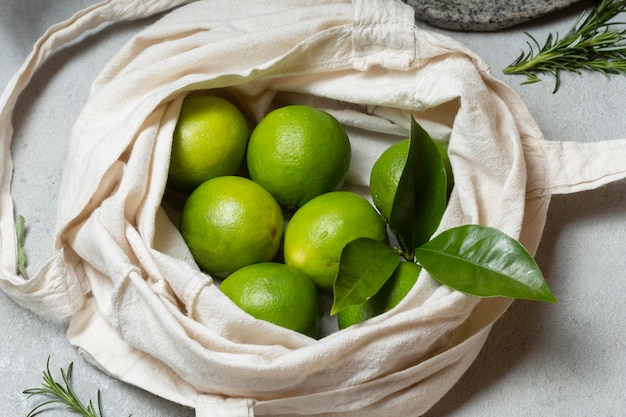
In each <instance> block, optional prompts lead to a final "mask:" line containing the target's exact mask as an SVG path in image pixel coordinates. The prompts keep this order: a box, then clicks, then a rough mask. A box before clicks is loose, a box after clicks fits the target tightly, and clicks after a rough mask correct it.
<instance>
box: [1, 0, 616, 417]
mask: <svg viewBox="0 0 626 417" xmlns="http://www.w3.org/2000/svg"><path fill="white" fill-rule="evenodd" d="M183 3H187V2H186V1H165V0H154V1H149V2H137V1H131V0H126V1H124V0H118V1H115V0H111V1H103V2H102V3H100V4H98V5H96V6H94V7H91V8H89V9H86V10H84V11H82V12H80V13H78V14H77V15H75V16H74V17H72V18H71V19H70V20H68V21H67V22H64V23H62V24H59V25H57V26H54V27H52V28H51V29H50V30H49V31H48V32H47V33H46V34H45V35H44V36H43V37H42V38H41V40H40V41H39V42H38V43H37V45H36V46H35V50H34V52H33V54H32V55H31V56H30V57H29V58H28V59H27V61H26V62H25V64H24V66H23V67H22V68H20V70H19V72H18V74H16V75H15V77H14V78H13V80H12V83H11V84H10V85H9V86H8V87H7V88H6V90H5V92H4V95H3V96H2V98H1V101H0V111H1V113H0V135H1V136H0V137H1V138H2V140H3V143H4V147H3V148H2V149H3V153H2V155H1V158H0V161H2V164H3V165H2V170H1V173H2V177H1V182H0V186H1V189H0V193H1V194H0V198H1V205H0V210H1V211H0V226H1V229H0V230H1V235H0V237H1V238H2V239H1V240H0V244H1V255H2V264H1V276H0V286H1V288H2V289H3V290H4V291H5V292H6V293H7V294H8V295H10V296H11V297H12V298H13V299H14V300H15V301H16V302H17V303H19V304H20V305H22V306H24V307H25V308H28V309H30V310H32V311H34V312H36V313H38V314H42V315H50V316H56V317H66V316H71V322H70V329H69V339H70V342H71V343H72V344H74V345H75V346H77V347H78V348H79V349H81V351H82V352H84V354H85V355H86V356H87V357H89V358H90V359H91V360H92V361H93V362H94V363H95V364H96V365H97V366H99V367H101V368H102V369H104V370H105V371H106V372H108V373H110V374H111V375H113V376H115V377H117V378H119V379H121V380H124V381H126V382H128V383H131V384H134V385H137V386H139V387H142V388H143V389H146V390H148V391H150V392H152V393H154V394H156V395H159V396H162V397H164V398H167V399H169V400H172V401H175V402H178V403H180V404H184V405H187V406H190V407H193V408H195V409H196V415H197V416H199V417H203V416H228V417H236V416H252V415H255V416H264V415H268V416H281V415H318V416H359V417H363V416H377V417H378V416H381V415H385V416H409V415H410V416H417V415H421V414H423V413H425V412H426V411H427V410H428V409H429V408H430V407H431V406H432V405H433V404H434V403H436V402H437V401H438V400H439V399H440V398H441V397H442V396H443V395H444V394H445V393H446V392H447V391H448V390H449V389H450V387H451V386H452V385H453V384H454V383H455V382H456V381H457V380H458V379H459V378H460V376H461V375H462V374H463V372H465V370H466V369H467V368H468V367H469V365H470V364H471V363H472V361H473V360H474V359H475V357H476V355H477V354H478V352H479V350H480V348H481V347H482V345H483V343H484V341H485V339H486V337H487V335H488V333H489V331H490V329H491V326H492V324H493V323H494V322H495V321H496V320H497V319H498V318H499V317H500V315H501V314H502V313H503V312H504V311H505V310H506V309H507V307H508V306H509V305H510V302H511V300H508V299H503V298H492V299H479V298H476V297H472V296H467V295H464V294H461V293H459V292H456V291H453V290H451V289H449V288H447V287H444V286H441V285H439V284H437V283H436V282H435V281H434V280H433V279H431V278H430V277H429V276H428V274H427V273H426V272H423V273H422V275H421V277H420V278H419V280H418V282H417V284H416V286H415V287H414V288H413V289H412V291H411V293H410V294H409V295H408V296H407V297H406V298H405V300H404V301H403V302H402V303H401V304H400V305H399V306H398V307H396V308H395V309H393V310H392V311H390V312H388V313H385V314H383V315H381V316H378V317H375V318H374V319H371V320H369V321H368V322H366V323H363V324H361V325H358V326H353V327H351V328H348V329H346V330H343V331H340V332H335V333H332V334H330V335H327V336H325V337H323V338H321V339H320V340H314V339H312V338H308V337H306V336H304V335H301V334H298V333H295V332H292V331H289V330H286V329H283V328H280V327H278V326H275V325H272V324H270V323H266V322H262V321H258V320H256V319H253V318H252V317H250V316H248V315H247V314H245V313H243V312H242V311H241V310H240V309H238V308H237V307H236V306H234V304H232V303H231V302H230V300H229V299H228V298H226V297H225V296H223V295H222V294H221V293H220V291H219V290H218V288H217V286H216V285H215V283H214V282H213V280H212V278H211V277H210V276H208V275H206V274H204V273H202V272H200V271H199V269H198V268H197V266H196V265H195V263H194V262H193V259H192V257H191V255H190V253H189V251H188V249H187V248H186V246H185V244H184V242H183V241H182V238H181V237H180V234H179V233H178V231H177V229H176V226H175V224H174V222H173V221H172V220H170V217H168V214H167V213H166V210H165V209H164V208H163V206H162V204H161V201H162V197H163V194H164V190H165V183H166V177H167V167H168V160H169V151H170V145H171V136H172V131H173V128H174V126H175V123H176V118H177V115H178V111H179V108H180V105H181V102H182V99H183V98H184V97H185V95H186V94H188V93H189V92H192V91H196V90H211V91H212V92H219V93H220V94H225V95H227V96H228V97H229V98H230V99H232V100H234V101H236V102H237V103H238V104H239V105H240V106H241V107H242V108H244V109H245V110H246V112H247V114H248V116H249V117H250V118H251V120H253V121H254V122H256V121H258V120H259V119H260V118H261V117H262V116H263V115H264V114H265V113H267V111H268V110H269V109H271V108H274V107H275V106H278V105H281V104H284V103H308V104H312V105H315V106H317V107H320V108H323V109H325V110H327V111H329V112H330V113H332V114H333V115H335V116H336V117H337V118H338V119H339V120H340V121H341V122H342V123H343V124H344V126H345V128H346V130H347V132H348V134H349V136H350V139H351V142H352V147H353V164H352V166H351V169H350V172H349V178H348V184H347V186H348V187H349V188H351V189H354V190H357V191H362V192H365V190H367V179H368V175H369V169H370V168H371V165H372V164H373V162H374V160H375V159H376V158H377V157H378V155H379V154H380V153H381V152H382V151H383V150H384V149H385V148H386V147H387V146H388V145H389V144H391V143H393V141H395V140H398V139H401V138H404V137H406V136H407V135H408V133H409V130H408V129H409V120H410V115H411V114H413V115H414V116H415V117H416V118H417V119H418V121H419V122H420V123H421V124H422V125H423V126H424V127H425V128H426V130H428V131H429V133H431V134H432V135H433V136H434V137H437V138H441V139H445V140H448V141H449V153H450V158H451V162H452V166H453V170H454V175H455V189H454V191H453V193H452V196H451V198H450V202H449V205H448V209H447V211H446V214H445V216H444V219H443V221H442V224H441V226H440V229H441V230H444V229H447V228H450V227H453V226H457V225H461V224H467V223H478V224H484V225H489V226H493V227H497V228H499V229H500V230H502V231H504V232H506V233H508V234H509V235H511V236H513V237H515V238H517V239H519V240H520V241H521V242H522V243H523V244H524V245H525V246H526V248H527V249H528V250H529V251H530V252H531V253H534V252H535V251H536V250H537V247H538V244H539V240H540V237H541V232H542V230H543V227H544V222H545V219H546V211H547V207H548V204H549V201H550V196H551V194H552V193H572V192H578V191H584V190H588V189H592V188H595V187H599V186H601V185H604V184H606V183H609V182H611V181H615V180H619V179H622V178H624V177H626V158H623V157H621V156H623V155H624V151H625V150H626V140H615V141H605V142H597V143H576V142H550V141H546V140H544V138H543V136H542V134H541V132H540V130H539V128H538V127H537V125H536V123H535V122H534V120H533V119H532V117H531V116H530V115H529V113H528V111H527V110H526V108H525V106H524V104H523V103H522V101H521V100H520V98H519V97H518V96H517V95H516V94H515V93H514V92H513V91H512V90H511V89H510V88H508V87H507V86H506V85H504V84H503V83H501V82H499V81H497V80H496V79H495V78H493V77H492V76H491V75H490V73H489V71H488V67H487V65H486V63H484V62H483V61H482V60H481V59H480V58H479V57H477V56H476V55H475V54H473V53H472V52H471V51H468V50H467V49H466V48H465V47H463V46H462V45H460V44H458V43H456V42H455V41H453V40H451V39H449V38H446V37H443V36H440V35H436V34H433V33H429V32H427V31H424V30H421V29H419V28H417V27H416V26H415V24H414V11H413V9H412V8H411V7H409V6H407V5H405V4H403V3H402V2H400V1H395V0H354V1H347V0H325V1H320V0H285V1H281V2H276V1H264V0H240V1H219V0H203V1H202V0H201V1H197V2H192V3H189V4H187V5H184V6H182V7H180V8H178V9H176V10H174V11H172V12H170V13H169V14H167V15H165V16H164V17H163V18H162V19H161V20H159V21H158V22H156V23H155V24H154V25H152V26H151V27H149V28H147V29H145V30H144V31H142V32H141V33H139V34H138V35H136V36H135V37H134V38H133V39H132V40H131V41H130V42H129V43H128V44H127V45H126V46H125V47H124V48H123V49H122V50H121V51H120V52H119V54H117V55H116V56H115V57H114V58H113V60H112V61H111V62H110V63H109V65H108V66H107V67H106V68H105V69H104V71H103V72H102V73H101V74H100V76H99V77H98V78H97V79H96V80H95V82H94V84H93V86H92V90H91V94H90V97H89V100H88V102H87V103H86V105H85V106H84V109H83V111H82V113H81V115H80V116H79V118H78V120H76V122H75V124H74V126H73V130H72V135H71V137H70V140H69V144H68V146H69V151H68V156H67V161H66V166H65V169H64V177H63V181H62V184H61V190H60V196H59V201H60V203H59V207H58V216H57V217H58V224H57V229H56V230H57V234H56V243H55V255H54V256H53V257H52V258H51V259H50V260H49V261H48V262H47V263H46V264H45V265H44V266H43V267H42V269H41V270H40V271H39V272H38V273H37V275H36V276H34V277H33V278H31V279H30V280H29V281H24V280H23V279H22V278H21V277H18V276H17V274H16V272H15V270H16V267H15V265H16V249H15V248H16V242H15V225H14V217H13V210H12V201H11V195H10V188H9V185H10V181H11V171H12V165H11V156H10V151H9V149H10V147H9V145H10V142H11V139H12V128H11V115H12V110H13V107H14V105H15V101H16V99H17V96H18V95H19V93H20V91H22V90H23V89H24V88H25V86H26V85H27V83H28V81H29V80H30V77H31V76H32V74H33V73H34V72H35V71H36V69H37V68H38V67H39V66H40V65H41V64H42V63H43V62H44V61H45V59H46V58H47V57H48V56H50V54H51V53H53V52H54V50H55V49H57V48H59V47H60V46H62V45H63V44H64V43H67V42H69V41H71V40H73V39H74V38H76V37H78V36H79V35H80V34H81V33H82V32H84V31H85V30H87V29H90V28H94V27H97V26H98V25H99V24H101V23H103V22H107V21H116V20H121V19H132V18H138V17H144V16H146V15H148V14H154V13H158V12H160V11H164V10H168V9H170V8H173V7H175V6H178V5H180V4H183ZM591 155H593V159H591V158H590V156H591Z"/></svg>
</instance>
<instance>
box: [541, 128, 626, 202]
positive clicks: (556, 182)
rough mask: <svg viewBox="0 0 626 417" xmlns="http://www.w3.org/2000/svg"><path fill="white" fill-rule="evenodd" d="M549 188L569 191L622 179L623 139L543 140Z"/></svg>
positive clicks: (625, 169)
mask: <svg viewBox="0 0 626 417" xmlns="http://www.w3.org/2000/svg"><path fill="white" fill-rule="evenodd" d="M544 151H545V156H546V160H547V164H548V177H549V180H550V190H551V192H552V193H553V194H570V193H576V192H580V191H586V190H592V189H594V188H598V187H601V186H603V185H606V184H609V183H611V182H614V181H619V180H621V179H624V178H626V139H616V140H605V141H599V142H570V141H545V142H544Z"/></svg>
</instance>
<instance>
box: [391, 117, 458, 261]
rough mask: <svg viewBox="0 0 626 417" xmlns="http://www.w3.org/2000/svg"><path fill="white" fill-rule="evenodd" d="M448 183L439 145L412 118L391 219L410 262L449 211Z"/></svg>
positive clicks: (395, 232)
mask: <svg viewBox="0 0 626 417" xmlns="http://www.w3.org/2000/svg"><path fill="white" fill-rule="evenodd" d="M446 182H447V179H446V168H445V165H444V162H443V160H442V158H441V155H440V153H439V149H438V148H437V145H435V142H434V141H433V139H432V138H431V137H430V135H428V133H427V132H426V131H425V130H424V129H423V128H422V127H421V126H420V125H419V124H418V123H417V122H416V121H415V119H414V118H413V117H411V137H410V145H409V155H408V157H407V162H406V165H405V167H404V170H403V171H402V176H401V177H400V182H399V184H398V190H397V191H396V195H395V198H394V201H393V206H392V209H391V216H390V219H389V228H390V229H391V232H392V233H393V234H394V236H395V237H396V239H398V242H399V244H400V246H401V248H402V250H403V251H404V253H405V257H406V258H407V259H408V260H412V257H413V255H412V254H413V250H414V249H415V248H417V247H419V246H421V245H422V244H424V243H425V242H428V240H429V239H430V238H431V236H432V235H433V233H435V231H436V230H437V227H439V223H440V222H441V218H442V216H443V213H444V211H445V209H446V202H447V185H446ZM407 255H408V256H407Z"/></svg>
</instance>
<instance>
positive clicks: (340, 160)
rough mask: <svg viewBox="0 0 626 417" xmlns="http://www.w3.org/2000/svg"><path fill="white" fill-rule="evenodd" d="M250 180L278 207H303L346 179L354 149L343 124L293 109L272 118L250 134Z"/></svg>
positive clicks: (317, 112) (314, 111) (322, 113)
mask: <svg viewBox="0 0 626 417" xmlns="http://www.w3.org/2000/svg"><path fill="white" fill-rule="evenodd" d="M246 158H247V163H248V170H249V172H250V178H252V180H254V181H256V182H258V183H259V184H261V185H262V186H263V187H264V188H266V189H267V190H268V191H269V192H270V193H271V194H272V195H273V196H274V197H276V199H277V200H278V202H279V203H281V204H283V205H285V206H288V207H300V206H302V205H303V204H304V203H306V202H307V201H309V200H310V199H312V198H313V197H316V196H318V195H320V194H323V193H325V192H329V191H334V190H336V189H338V188H339V187H340V186H341V185H342V184H343V182H344V181H345V178H346V175H347V172H348V167H349V165H350V158H351V149H350V141H349V140H348V136H347V135H346V133H345V131H344V130H343V127H342V126H341V124H340V123H339V122H338V121H337V120H336V119H335V118H334V117H333V116H331V115H330V114H328V113H327V112H325V111H322V110H319V109H316V108H313V107H309V106H304V105H289V106H285V107H281V108H278V109H276V110H273V111H272V112H270V113H269V114H267V115H266V116H265V117H264V118H263V119H262V120H261V121H260V122H259V124H258V125H257V126H256V128H255V129H254V130H253V131H252V134H251V135H250V142H249V144H248V151H247V156H246Z"/></svg>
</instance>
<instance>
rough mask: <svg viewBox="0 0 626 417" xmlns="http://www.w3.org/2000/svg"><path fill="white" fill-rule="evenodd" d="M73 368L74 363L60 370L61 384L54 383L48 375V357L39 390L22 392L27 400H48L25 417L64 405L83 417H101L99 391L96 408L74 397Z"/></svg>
mask: <svg viewBox="0 0 626 417" xmlns="http://www.w3.org/2000/svg"><path fill="white" fill-rule="evenodd" d="M73 366H74V363H73V362H72V363H70V364H69V366H68V367H67V370H63V369H62V368H61V377H62V379H63V383H62V384H61V383H59V382H56V381H55V380H54V378H53V376H52V374H51V373H50V358H49V357H48V361H47V362H46V370H45V371H44V373H43V383H42V386H41V387H40V388H30V389H27V390H24V394H27V395H28V398H30V397H33V396H35V395H43V396H45V397H48V398H49V399H48V400H46V401H44V402H42V403H41V404H39V405H37V406H36V407H35V408H33V409H32V410H31V411H30V413H28V415H27V416H26V417H33V416H36V415H38V414H39V413H41V412H43V411H45V410H46V409H45V408H44V407H46V406H48V405H50V404H61V405H65V406H67V407H68V408H69V409H70V410H71V411H73V412H75V413H77V414H80V415H81V416H83V417H103V414H102V403H101V401H100V390H98V400H97V406H98V407H97V408H96V407H94V404H93V402H92V401H91V400H89V403H88V404H87V405H85V404H83V403H82V402H81V401H80V400H79V399H78V397H77V396H76V393H75V392H74V390H73V389H72V386H71V379H72V369H73Z"/></svg>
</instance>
